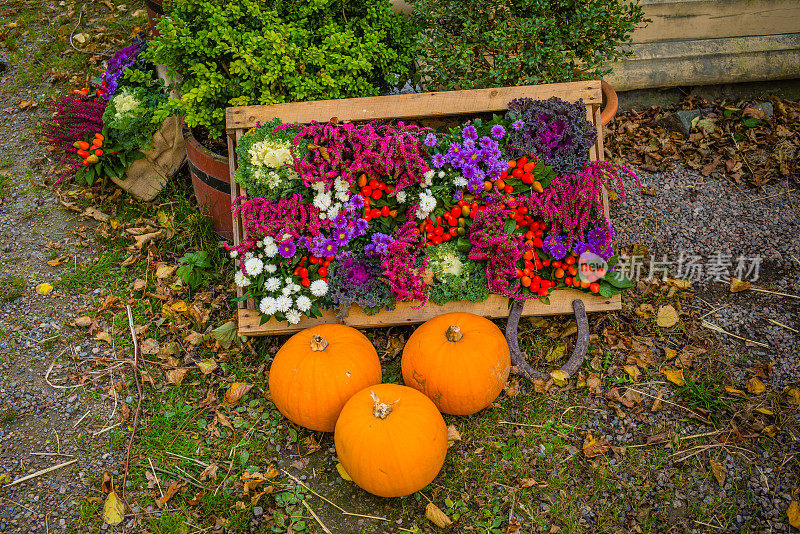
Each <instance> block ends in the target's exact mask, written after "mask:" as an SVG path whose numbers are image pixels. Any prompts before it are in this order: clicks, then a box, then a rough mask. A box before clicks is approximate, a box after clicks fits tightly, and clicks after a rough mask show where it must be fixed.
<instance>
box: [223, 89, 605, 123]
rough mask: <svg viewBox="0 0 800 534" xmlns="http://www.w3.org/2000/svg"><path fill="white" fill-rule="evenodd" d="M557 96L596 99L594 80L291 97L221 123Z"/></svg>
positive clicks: (231, 113)
mask: <svg viewBox="0 0 800 534" xmlns="http://www.w3.org/2000/svg"><path fill="white" fill-rule="evenodd" d="M551 96H557V97H559V98H561V99H563V100H567V101H569V102H577V101H578V100H580V99H583V102H584V103H585V104H600V103H602V95H601V92H600V82H599V81H597V80H589V81H583V82H570V83H556V84H547V85H523V86H519V87H500V88H496V89H473V90H465V91H444V92H439V93H419V94H412V95H392V96H371V97H366V98H346V99H342V100H318V101H314V102H294V103H290V104H274V105H271V106H241V107H232V108H228V109H227V128H228V130H234V129H237V128H244V129H247V128H252V127H253V126H255V125H256V124H257V123H259V122H267V121H269V120H271V119H273V118H274V117H278V118H279V119H281V120H282V121H283V122H297V123H304V124H306V123H309V122H311V121H315V120H316V121H327V120H328V119H330V118H331V117H338V118H339V120H343V121H368V120H389V119H411V118H420V117H447V116H452V115H475V114H478V113H487V112H495V111H504V110H506V109H507V106H508V102H509V101H511V100H513V99H515V98H521V97H529V98H533V99H544V98H549V97H551Z"/></svg>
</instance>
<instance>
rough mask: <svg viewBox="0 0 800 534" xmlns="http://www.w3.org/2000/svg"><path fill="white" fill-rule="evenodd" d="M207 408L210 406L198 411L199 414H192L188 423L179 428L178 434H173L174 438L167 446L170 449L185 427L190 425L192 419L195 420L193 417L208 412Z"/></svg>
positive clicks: (209, 406)
mask: <svg viewBox="0 0 800 534" xmlns="http://www.w3.org/2000/svg"><path fill="white" fill-rule="evenodd" d="M209 408H211V405H208V406H206V407H205V408H203V409H202V410H200V411H199V412H197V413H196V414H194V415H193V416H191V417H190V418H189V420H188V421H186V422H185V423H184V424H183V426H182V427H181V428H180V430H178V432H177V433H176V434H175V437H174V438H172V441H170V442H169V446H170V447H172V446H173V445H174V444H175V440H176V439H178V436H180V435H181V434H182V433H183V431H184V429H185V428H186V427H187V426H189V423H191V422H192V421H194V418H195V417H197V416H198V415H200V414H201V413H203V412H205V411H206V410H208V409H209Z"/></svg>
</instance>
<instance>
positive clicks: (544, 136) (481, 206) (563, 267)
mask: <svg viewBox="0 0 800 534" xmlns="http://www.w3.org/2000/svg"><path fill="white" fill-rule="evenodd" d="M595 136H596V130H595V129H594V126H593V125H592V124H591V123H590V122H588V121H587V120H586V118H585V106H584V104H583V103H582V102H580V101H579V102H577V103H574V104H572V103H568V102H565V101H563V100H560V99H558V98H555V97H554V98H551V99H549V100H544V101H537V100H531V99H517V100H514V101H512V102H511V103H510V104H509V111H508V113H506V114H505V115H504V116H500V115H494V116H493V117H492V119H491V120H481V119H475V120H472V121H468V122H467V123H465V124H462V125H460V126H458V127H456V128H452V129H449V130H447V131H440V132H436V131H433V130H432V129H430V128H423V127H420V126H417V125H414V124H407V123H404V122H396V123H390V124H373V123H363V124H354V123H339V122H337V121H336V120H335V119H334V120H332V121H331V122H328V123H316V122H315V123H312V124H310V125H305V126H304V125H298V124H281V123H280V121H278V119H274V120H273V121H270V122H269V123H267V124H264V125H262V126H260V127H258V128H255V129H253V130H251V131H250V132H248V133H246V134H245V135H244V136H243V137H242V138H241V140H240V141H239V144H238V147H237V155H238V162H239V166H238V168H237V171H236V174H235V176H234V178H235V179H236V180H237V181H238V182H239V183H240V184H242V185H243V186H244V188H245V190H246V193H247V196H243V197H240V198H237V199H236V200H235V201H234V210H235V211H236V212H237V213H238V214H239V216H240V217H241V220H242V222H243V229H244V235H243V237H242V239H241V241H240V242H239V244H238V245H236V246H229V250H230V251H231V255H232V256H233V257H238V258H239V259H240V262H239V265H240V267H239V270H238V271H237V273H236V284H237V285H238V286H239V287H241V288H242V289H243V292H244V294H243V296H242V297H240V299H242V300H244V299H250V298H252V299H254V301H255V303H256V306H257V308H258V309H259V310H260V312H261V315H262V324H263V323H264V322H266V321H269V320H270V319H271V318H275V319H277V320H279V321H287V322H288V323H289V324H296V323H298V322H300V321H301V319H302V318H303V316H304V315H305V316H308V317H315V316H318V315H320V314H321V311H322V310H325V309H335V310H337V311H338V313H339V315H340V316H341V315H343V314H345V313H347V309H348V308H349V307H350V306H352V305H358V306H360V307H361V308H362V309H363V310H364V312H365V313H367V314H373V313H377V312H378V311H380V310H383V309H392V308H393V307H394V306H395V304H396V302H397V301H419V302H418V305H419V306H424V305H427V303H428V302H432V303H434V304H444V303H446V302H449V301H463V300H467V301H471V302H480V301H482V300H485V299H486V298H488V297H489V295H490V294H497V295H503V296H506V297H509V298H511V299H518V300H524V299H541V300H543V301H545V302H547V298H548V296H549V295H550V294H551V292H552V291H554V290H557V289H561V288H576V289H579V290H583V291H586V292H589V293H597V294H600V295H602V296H605V297H610V296H613V295H615V294H617V293H619V292H620V291H621V290H622V289H624V288H626V287H629V286H630V282H629V281H628V280H626V279H625V278H623V277H622V276H621V275H620V274H619V273H617V272H616V271H614V265H615V263H616V257H615V256H614V251H613V237H614V232H613V229H612V227H611V224H610V221H609V220H608V218H607V217H606V215H605V212H604V209H603V202H602V193H603V188H604V187H606V186H609V185H611V182H612V181H613V182H615V183H616V185H617V186H618V187H619V189H620V192H621V193H622V194H623V195H624V187H623V182H622V179H623V177H627V176H630V177H634V178H635V175H634V174H633V173H632V172H631V171H630V170H628V169H627V168H624V167H621V166H618V165H615V164H611V163H607V162H604V161H590V160H589V147H591V146H592V145H593V144H594V142H595ZM637 182H638V179H637Z"/></svg>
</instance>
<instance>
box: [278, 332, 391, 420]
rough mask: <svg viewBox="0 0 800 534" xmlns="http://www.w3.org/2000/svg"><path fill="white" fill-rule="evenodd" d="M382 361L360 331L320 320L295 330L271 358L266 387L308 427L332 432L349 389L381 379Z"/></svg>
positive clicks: (290, 414)
mask: <svg viewBox="0 0 800 534" xmlns="http://www.w3.org/2000/svg"><path fill="white" fill-rule="evenodd" d="M380 382H381V363H380V361H379V360H378V353H377V352H376V351H375V347H373V346H372V343H370V341H369V340H368V339H367V338H366V336H365V335H364V334H362V333H361V332H359V331H358V330H356V329H355V328H351V327H349V326H345V325H340V324H323V325H319V326H314V327H311V328H307V329H306V330H303V331H301V332H298V333H296V334H295V335H293V336H292V337H291V338H289V341H287V342H286V343H285V344H284V345H283V347H281V348H280V350H279V351H278V353H277V354H276V355H275V359H274V360H273V361H272V367H271V369H270V373H269V391H270V394H271V395H272V400H273V402H274V403H275V406H277V408H278V410H280V412H281V413H282V414H283V415H285V416H286V417H287V418H288V419H289V420H290V421H292V422H293V423H295V424H298V425H300V426H303V427H306V428H310V429H311V430H320V431H322V432H333V429H334V427H335V426H336V419H337V418H338V417H339V412H341V411H342V407H343V406H344V404H345V403H346V402H347V401H348V399H350V397H351V396H352V395H353V393H356V392H357V391H361V390H362V389H364V388H365V387H367V386H370V385H373V384H380Z"/></svg>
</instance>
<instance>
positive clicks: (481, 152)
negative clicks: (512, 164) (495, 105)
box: [432, 125, 507, 195]
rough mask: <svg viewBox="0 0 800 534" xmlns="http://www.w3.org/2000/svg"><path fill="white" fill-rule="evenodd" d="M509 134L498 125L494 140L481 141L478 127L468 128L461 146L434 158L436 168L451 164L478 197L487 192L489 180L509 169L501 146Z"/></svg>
mask: <svg viewBox="0 0 800 534" xmlns="http://www.w3.org/2000/svg"><path fill="white" fill-rule="evenodd" d="M498 127H499V128H498ZM505 133H506V132H505V128H503V127H502V126H500V125H497V126H495V127H493V128H492V130H491V137H490V136H483V137H481V138H480V139H478V132H477V130H476V129H475V127H474V126H472V125H468V126H466V127H464V129H463V130H461V137H462V139H461V141H460V142H459V141H454V142H452V143H450V145H449V147H448V148H447V151H446V152H445V153H444V154H434V155H433V157H432V162H433V166H434V167H435V168H437V169H439V168H442V167H444V166H445V165H446V164H449V165H451V166H452V167H453V168H454V169H456V170H458V171H461V175H462V176H463V177H464V178H465V179H466V180H467V190H469V192H470V193H472V194H474V195H477V194H478V193H480V192H481V191H483V182H484V181H485V180H486V179H487V177H489V178H492V179H497V178H498V177H499V176H500V173H502V172H503V171H504V170H505V169H506V167H507V164H506V161H505V160H504V159H503V154H502V152H501V151H500V143H498V140H499V139H502V138H503V136H504V135H505ZM492 137H494V139H493V138H492Z"/></svg>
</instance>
